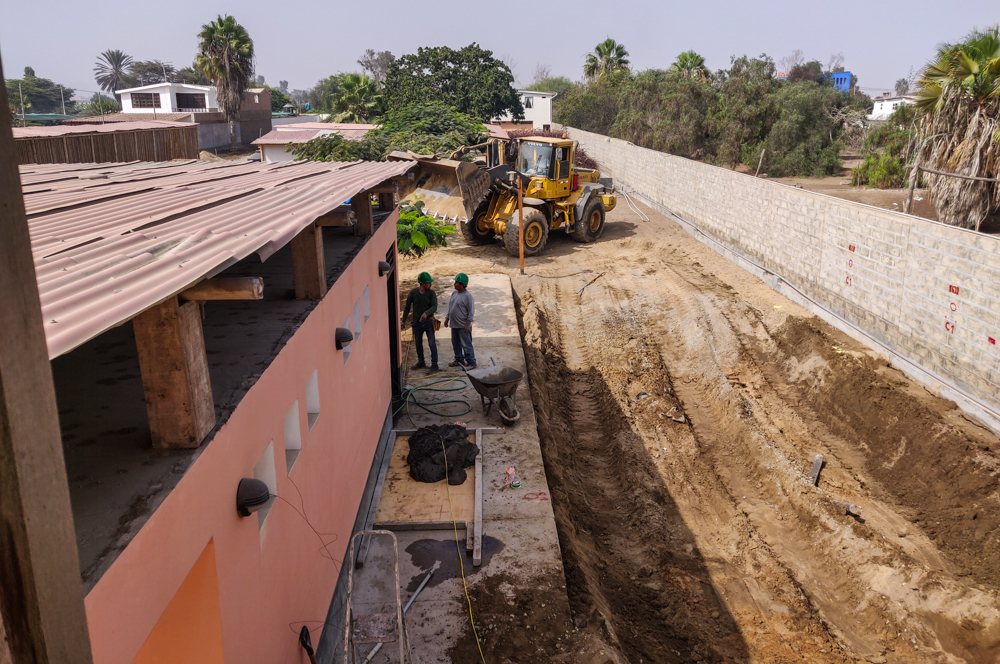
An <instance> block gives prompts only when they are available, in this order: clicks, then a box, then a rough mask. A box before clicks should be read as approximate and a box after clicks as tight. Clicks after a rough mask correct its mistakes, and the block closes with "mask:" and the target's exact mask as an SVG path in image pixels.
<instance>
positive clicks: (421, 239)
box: [396, 201, 455, 258]
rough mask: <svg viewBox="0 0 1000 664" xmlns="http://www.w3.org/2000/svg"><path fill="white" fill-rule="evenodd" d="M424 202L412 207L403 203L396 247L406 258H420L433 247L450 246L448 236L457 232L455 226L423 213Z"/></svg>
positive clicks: (400, 207)
mask: <svg viewBox="0 0 1000 664" xmlns="http://www.w3.org/2000/svg"><path fill="white" fill-rule="evenodd" d="M423 209H424V202H423V201H416V202H415V203H413V204H412V205H410V204H407V203H401V204H400V206H399V221H397V222H396V247H397V248H398V250H399V253H401V254H403V255H404V256H416V257H417V258H420V257H421V256H423V254H424V252H425V251H427V250H428V249H430V248H431V247H433V246H439V247H445V246H447V245H448V243H447V239H446V238H447V236H448V235H451V234H452V233H454V232H455V226H454V225H451V224H446V223H445V222H443V221H438V220H436V219H433V218H431V217H428V216H427V215H426V214H424V212H423Z"/></svg>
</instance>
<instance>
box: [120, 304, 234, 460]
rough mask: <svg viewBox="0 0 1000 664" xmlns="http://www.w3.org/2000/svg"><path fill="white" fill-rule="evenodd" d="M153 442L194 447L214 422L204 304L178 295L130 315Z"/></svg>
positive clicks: (163, 446)
mask: <svg viewBox="0 0 1000 664" xmlns="http://www.w3.org/2000/svg"><path fill="white" fill-rule="evenodd" d="M132 327H133V329H134V330H135V345H136V348H137V349H138V351H139V370H140V373H141V374H142V389H143V392H144V393H145V395H146V412H147V413H148V415H149V431H150V433H151V434H152V437H153V447H157V448H161V449H171V448H194V447H198V446H199V445H201V441H203V440H204V439H205V436H207V435H208V432H209V431H211V430H212V427H214V426H215V402H214V401H213V400H212V384H211V382H210V381H209V377H208V358H207V356H206V355H205V336H204V333H203V332H202V329H201V305H199V304H198V303H197V302H186V303H185V304H182V305H178V303H177V296H176V295H175V296H173V297H171V298H170V299H168V300H166V301H165V302H162V303H160V304H158V305H156V306H155V307H152V308H151V309H147V310H146V311H144V312H142V313H141V314H139V315H138V316H136V317H135V318H133V319H132Z"/></svg>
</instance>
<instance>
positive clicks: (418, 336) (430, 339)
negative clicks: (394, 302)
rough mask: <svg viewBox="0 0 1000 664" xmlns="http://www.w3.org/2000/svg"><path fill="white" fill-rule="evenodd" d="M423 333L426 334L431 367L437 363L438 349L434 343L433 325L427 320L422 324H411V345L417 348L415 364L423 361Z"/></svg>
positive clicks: (417, 322)
mask: <svg viewBox="0 0 1000 664" xmlns="http://www.w3.org/2000/svg"><path fill="white" fill-rule="evenodd" d="M424 333H426V334H427V345H428V346H429V347H430V349H431V366H435V365H437V363H438V347H437V342H435V341H434V323H432V322H431V320H430V319H429V318H428V319H427V320H425V321H424V322H423V323H421V322H420V321H416V322H414V323H413V345H414V346H416V347H417V362H421V363H422V362H423V361H424Z"/></svg>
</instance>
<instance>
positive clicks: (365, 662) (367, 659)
mask: <svg viewBox="0 0 1000 664" xmlns="http://www.w3.org/2000/svg"><path fill="white" fill-rule="evenodd" d="M438 565H440V563H435V564H434V567H432V568H431V571H430V572H427V576H425V577H424V580H423V581H421V582H420V585H419V586H417V589H416V590H414V591H413V594H412V595H410V601H409V602H407V603H406V606H404V607H403V613H404V614H405V613H406V612H407V611H409V610H410V605H411V604H413V600H415V599H416V598H417V595H419V594H420V591H421V590H423V589H424V586H426V585H427V582H428V581H430V580H431V577H432V576H434V572H435V570H437V568H438ZM400 638H402V635H400ZM381 649H382V644H381V643H376V644H375V647H374V648H372V651H371V652H370V653H368V656H367V657H365V658H364V660H362V662H361V664H369V663H370V662H371V661H372V658H373V657H375V655H376V653H378V651H379V650H381Z"/></svg>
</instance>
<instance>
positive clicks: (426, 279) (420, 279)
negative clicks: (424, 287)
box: [417, 272, 434, 284]
mask: <svg viewBox="0 0 1000 664" xmlns="http://www.w3.org/2000/svg"><path fill="white" fill-rule="evenodd" d="M432 281H434V279H433V278H431V275H429V274H427V273H426V272H421V273H420V274H418V275H417V283H418V284H429V283H431V282H432Z"/></svg>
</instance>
